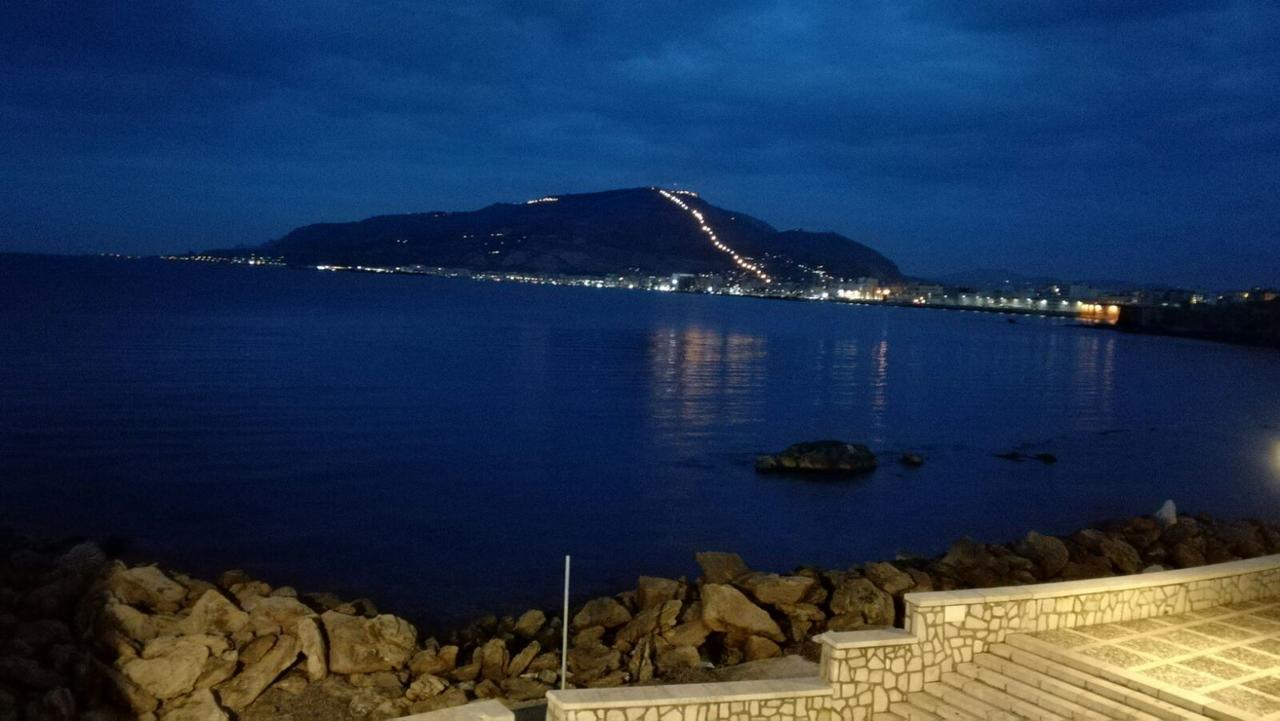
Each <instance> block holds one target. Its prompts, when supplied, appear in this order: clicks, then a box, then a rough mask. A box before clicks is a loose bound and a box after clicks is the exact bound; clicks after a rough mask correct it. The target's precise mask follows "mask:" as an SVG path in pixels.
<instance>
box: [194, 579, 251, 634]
mask: <svg viewBox="0 0 1280 721" xmlns="http://www.w3.org/2000/svg"><path fill="white" fill-rule="evenodd" d="M247 625H249V614H247V613H245V612H244V611H242V610H240V608H239V607H238V606H236V605H235V604H234V603H232V602H231V599H229V598H227V597H226V596H224V595H222V593H220V592H219V591H216V590H213V589H209V590H206V591H205V592H204V593H203V594H202V595H201V596H200V597H199V598H198V599H196V602H195V603H194V604H193V605H192V606H191V612H190V613H188V614H187V617H186V618H184V619H182V620H181V621H179V628H181V629H182V632H183V633H186V634H198V633H221V634H226V635H228V636H229V635H231V634H233V633H235V632H236V631H239V630H240V629H242V628H244V627H245V626H247Z"/></svg>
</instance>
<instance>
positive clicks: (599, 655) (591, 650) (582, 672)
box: [568, 644, 622, 685]
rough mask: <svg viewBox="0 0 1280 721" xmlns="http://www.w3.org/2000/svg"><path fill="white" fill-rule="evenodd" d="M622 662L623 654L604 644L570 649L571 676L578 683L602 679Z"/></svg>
mask: <svg viewBox="0 0 1280 721" xmlns="http://www.w3.org/2000/svg"><path fill="white" fill-rule="evenodd" d="M621 664H622V654H621V653H619V652H617V651H615V650H614V649H611V648H609V647H607V646H604V645H603V644H596V645H594V646H585V647H580V648H571V649H569V657H568V665H569V673H570V676H569V678H570V680H572V681H573V682H574V683H575V684H577V685H582V684H589V683H591V682H592V681H595V680H597V679H600V678H602V677H604V676H606V675H608V674H609V673H610V672H612V671H615V670H617V669H618V668H619V666H621Z"/></svg>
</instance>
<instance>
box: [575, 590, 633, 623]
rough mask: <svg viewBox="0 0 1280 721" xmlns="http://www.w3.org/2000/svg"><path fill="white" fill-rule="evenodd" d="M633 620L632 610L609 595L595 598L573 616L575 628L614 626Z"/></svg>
mask: <svg viewBox="0 0 1280 721" xmlns="http://www.w3.org/2000/svg"><path fill="white" fill-rule="evenodd" d="M630 620H631V612H630V611H628V610H627V609H626V607H625V606H623V605H622V604H621V603H618V602H617V601H616V600H614V599H613V598H611V597H609V596H604V597H602V598H593V599H591V600H590V601H587V605H585V606H583V607H582V610H581V611H578V614H577V615H576V616H574V617H573V625H574V627H575V628H593V627H595V626H599V627H601V628H613V627H614V626H621V625H622V624H624V623H626V622H627V621H630Z"/></svg>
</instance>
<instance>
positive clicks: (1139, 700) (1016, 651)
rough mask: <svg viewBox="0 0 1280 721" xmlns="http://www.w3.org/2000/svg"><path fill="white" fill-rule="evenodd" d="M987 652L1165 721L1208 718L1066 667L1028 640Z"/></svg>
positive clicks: (1073, 665) (1070, 665) (1073, 666)
mask: <svg viewBox="0 0 1280 721" xmlns="http://www.w3.org/2000/svg"><path fill="white" fill-rule="evenodd" d="M1028 641H1029V642H1030V643H1029V642H1028ZM987 651H988V652H989V653H991V654H993V655H995V656H998V657H1000V658H1003V659H1005V660H1007V661H1010V662H1011V663H1014V664H1017V665H1020V666H1024V667H1026V668H1029V669H1032V670H1034V671H1036V672H1038V673H1041V674H1044V675H1046V676H1049V677H1050V678H1052V679H1054V680H1056V681H1059V682H1061V683H1064V684H1068V685H1070V686H1074V687H1076V688H1077V689H1082V690H1084V691H1090V692H1092V693H1093V694H1096V695H1098V696H1101V697H1103V698H1106V699H1108V700H1111V701H1115V702H1117V703H1120V704H1123V705H1125V706H1129V707H1130V708H1133V709H1135V710H1138V711H1142V712H1143V713H1147V714H1150V715H1152V716H1155V717H1157V718H1159V719H1163V720H1164V721H1204V719H1205V718H1206V717H1205V716H1202V715H1201V714H1199V713H1197V712H1195V711H1192V710H1190V709H1187V708H1185V707H1183V706H1179V705H1175V704H1172V703H1169V702H1168V701H1165V700H1162V699H1158V698H1156V697H1155V696H1153V695H1150V694H1148V693H1144V692H1143V691H1140V690H1136V689H1132V688H1129V687H1127V686H1124V685H1121V684H1119V683H1115V682H1114V681H1112V680H1109V679H1107V678H1103V677H1101V676H1098V675H1096V674H1094V673H1092V672H1091V670H1090V669H1087V668H1086V669H1084V670H1082V669H1081V668H1077V667H1076V666H1081V665H1082V664H1080V663H1063V662H1062V657H1061V654H1058V653H1055V649H1053V648H1052V647H1050V646H1048V644H1044V643H1042V642H1038V641H1036V640H1035V639H1029V638H1028V637H1026V636H1020V635H1012V636H1008V637H1007V638H1006V639H1005V643H998V644H993V645H992V646H990V647H989V648H988V649H987Z"/></svg>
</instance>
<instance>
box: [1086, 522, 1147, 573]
mask: <svg viewBox="0 0 1280 721" xmlns="http://www.w3.org/2000/svg"><path fill="white" fill-rule="evenodd" d="M1071 540H1073V541H1075V542H1076V543H1079V544H1080V545H1081V546H1082V547H1083V548H1085V549H1086V550H1088V551H1089V552H1090V553H1092V554H1094V555H1098V556H1101V557H1103V558H1105V559H1107V562H1108V563H1109V564H1110V565H1111V568H1112V569H1113V570H1115V571H1116V572H1117V573H1124V574H1127V573H1138V572H1139V571H1141V570H1142V567H1143V563H1142V556H1141V554H1139V553H1138V551H1137V549H1135V548H1134V547H1133V546H1130V545H1129V544H1128V543H1125V542H1124V541H1122V540H1120V539H1118V538H1112V537H1111V536H1108V535H1107V534H1105V533H1103V532H1102V531H1097V530H1094V529H1092V528H1086V529H1084V530H1082V531H1077V532H1076V533H1075V534H1073V535H1072V536H1071Z"/></svg>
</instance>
